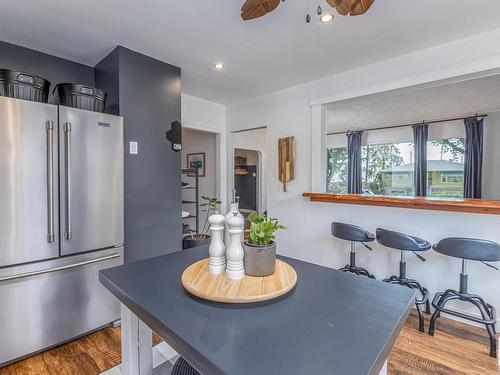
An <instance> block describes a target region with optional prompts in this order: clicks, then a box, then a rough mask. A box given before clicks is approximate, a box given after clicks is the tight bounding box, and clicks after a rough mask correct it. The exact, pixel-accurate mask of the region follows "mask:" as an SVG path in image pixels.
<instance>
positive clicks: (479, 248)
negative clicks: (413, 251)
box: [429, 237, 500, 357]
mask: <svg viewBox="0 0 500 375" xmlns="http://www.w3.org/2000/svg"><path fill="white" fill-rule="evenodd" d="M432 248H433V249H434V250H435V251H437V252H438V253H441V254H444V255H447V256H450V257H454V258H461V259H462V272H461V273H460V288H459V290H458V291H456V290H453V289H447V290H446V291H444V292H439V293H437V294H436V295H435V296H434V299H433V300H432V306H433V307H434V308H435V309H436V310H435V311H434V314H432V318H431V322H430V324H429V335H431V336H434V327H435V325H436V319H437V318H439V317H440V316H441V313H442V312H444V313H446V314H450V315H454V316H457V317H459V318H462V319H467V320H470V321H473V322H476V323H481V324H484V325H486V329H487V331H488V335H489V336H490V356H492V357H496V356H497V340H496V330H495V323H496V310H495V308H494V307H493V306H491V305H490V304H488V303H486V302H485V301H484V300H483V298H482V297H481V296H479V295H477V294H470V293H469V292H468V291H467V287H468V275H467V260H475V261H479V262H481V263H483V264H485V265H487V266H489V267H491V268H494V269H495V270H497V271H498V268H497V267H495V266H493V265H491V264H488V263H486V262H496V261H499V260H500V245H499V244H497V243H496V242H492V241H486V240H478V239H473V238H458V237H450V238H445V239H443V240H441V241H439V242H438V243H437V244H436V245H434V246H433V247H432ZM451 300H460V301H464V302H469V303H471V304H473V305H474V306H476V307H477V308H478V310H479V312H480V313H481V318H478V317H475V316H473V315H469V314H465V313H462V312H459V311H454V310H449V309H446V308H445V307H444V306H445V305H446V303H447V302H448V301H451Z"/></svg>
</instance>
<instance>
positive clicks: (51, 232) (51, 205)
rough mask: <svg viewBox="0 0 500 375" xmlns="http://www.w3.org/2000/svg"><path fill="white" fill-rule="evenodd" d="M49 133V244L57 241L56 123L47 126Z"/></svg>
mask: <svg viewBox="0 0 500 375" xmlns="http://www.w3.org/2000/svg"><path fill="white" fill-rule="evenodd" d="M45 129H46V132H47V242H48V243H52V242H54V241H55V239H56V238H55V235H54V121H47V123H46V124H45Z"/></svg>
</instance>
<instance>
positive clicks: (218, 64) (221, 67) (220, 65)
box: [214, 63, 224, 70]
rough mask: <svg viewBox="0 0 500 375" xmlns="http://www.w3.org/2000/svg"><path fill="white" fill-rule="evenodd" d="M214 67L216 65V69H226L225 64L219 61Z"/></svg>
mask: <svg viewBox="0 0 500 375" xmlns="http://www.w3.org/2000/svg"><path fill="white" fill-rule="evenodd" d="M214 67H215V69H217V70H222V69H224V64H221V63H217V64H215V65H214Z"/></svg>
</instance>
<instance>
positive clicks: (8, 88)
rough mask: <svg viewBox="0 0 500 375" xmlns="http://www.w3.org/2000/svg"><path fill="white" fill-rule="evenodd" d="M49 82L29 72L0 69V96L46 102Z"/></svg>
mask: <svg viewBox="0 0 500 375" xmlns="http://www.w3.org/2000/svg"><path fill="white" fill-rule="evenodd" d="M49 92H50V82H49V81H47V80H46V79H44V78H42V77H38V76H36V75H34V74H31V73H25V72H16V71H13V70H9V69H0V96H8V97H9V98H16V99H24V100H31V101H32V102H40V103H47V101H48V99H49Z"/></svg>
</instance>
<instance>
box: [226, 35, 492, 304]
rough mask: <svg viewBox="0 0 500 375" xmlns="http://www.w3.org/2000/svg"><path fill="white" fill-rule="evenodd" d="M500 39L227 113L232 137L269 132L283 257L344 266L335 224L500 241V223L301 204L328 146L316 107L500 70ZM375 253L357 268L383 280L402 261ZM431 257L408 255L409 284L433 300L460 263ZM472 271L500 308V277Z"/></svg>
mask: <svg viewBox="0 0 500 375" xmlns="http://www.w3.org/2000/svg"><path fill="white" fill-rule="evenodd" d="M498 40H500V29H497V30H494V31H492V32H489V33H485V34H481V35H478V36H475V37H472V38H467V39H463V40H459V41H455V42H452V43H448V44H446V45H443V46H439V47H434V48H430V49H426V50H422V51H418V52H415V53H412V54H409V55H405V56H401V57H398V58H396V59H391V60H387V61H384V62H381V63H377V64H374V65H370V66H367V67H364V68H360V69H356V70H353V71H350V72H345V73H341V74H338V75H334V76H331V77H327V78H325V79H321V80H318V81H314V82H310V83H307V84H303V85H300V86H296V87H292V88H288V89H285V90H280V91H276V92H273V93H270V94H267V95H263V96H259V97H256V98H253V99H250V100H246V101H244V102H241V103H237V104H234V105H231V106H228V107H227V111H226V113H227V118H226V121H227V127H228V129H229V130H236V129H244V128H251V127H256V126H261V125H262V124H265V125H266V126H267V141H266V145H267V147H266V149H267V169H268V173H267V176H268V181H267V194H268V195H267V208H268V211H269V214H270V215H272V216H274V217H278V218H280V219H281V221H282V222H283V224H285V225H288V230H287V231H283V232H281V233H279V234H278V252H279V253H281V254H285V255H289V256H292V257H296V258H299V259H304V260H307V261H310V262H313V263H318V264H322V265H325V266H329V267H334V268H338V267H341V266H343V265H344V264H345V263H346V262H347V261H348V244H347V243H344V242H342V241H338V240H334V239H332V237H331V236H330V223H331V222H332V221H333V220H337V221H344V222H351V223H355V224H358V225H361V226H363V227H365V228H366V229H368V230H371V231H375V229H376V228H377V227H378V226H380V227H385V228H388V229H393V230H398V231H403V232H408V233H410V234H414V235H418V236H421V237H423V238H426V239H427V240H429V241H431V242H436V241H438V240H439V239H441V238H443V237H446V236H470V237H478V238H485V239H492V240H496V241H498V242H500V231H499V230H498V228H500V216H493V215H491V216H490V215H478V214H462V213H448V212H436V211H423V210H408V209H398V208H383V207H368V206H353V205H338V204H329V203H311V202H309V201H308V200H307V199H305V198H303V197H302V193H303V192H306V191H309V190H310V189H311V186H312V185H313V176H312V175H311V170H314V168H313V167H314V165H312V163H311V161H312V157H313V156H312V155H319V154H321V153H322V152H323V151H322V150H323V148H321V147H319V146H318V145H320V144H321V142H322V140H321V134H320V132H319V131H318V132H313V133H311V129H312V128H313V127H315V128H318V126H317V122H315V123H312V121H311V118H312V114H313V113H314V116H315V117H314V118H322V117H324V115H323V114H322V113H321V111H319V110H314V107H313V110H311V106H310V104H312V105H313V106H314V105H318V104H321V103H326V102H330V101H336V100H341V99H348V98H351V97H356V96H360V95H367V94H370V93H375V92H380V91H383V90H389V89H395V88H400V87H405V86H409V85H416V84H422V83H426V82H430V81H435V80H441V79H446V78H451V77H456V76H460V75H466V74H471V73H476V72H481V71H485V70H489V69H498V68H500V43H498ZM289 135H293V136H295V137H296V143H297V158H296V173H295V180H294V181H292V182H290V183H289V191H288V193H284V192H283V190H282V185H281V183H280V182H279V181H278V178H277V176H278V171H277V167H278V162H277V157H278V155H277V147H276V144H277V139H278V138H280V137H285V136H289ZM323 142H324V141H323ZM312 144H313V145H314V150H311V145H312ZM318 150H319V151H318ZM312 151H314V152H312ZM318 153H319V154H318ZM497 160H498V159H497ZM316 178H317V177H316ZM318 186H319V185H318ZM374 248H375V250H374V251H373V252H368V251H366V250H365V249H360V250H359V255H358V261H359V264H360V265H362V266H366V267H367V268H368V269H370V270H372V271H373V272H374V273H375V275H376V276H377V278H382V277H386V276H388V275H390V274H394V273H396V272H397V270H398V254H397V253H396V252H394V251H390V250H388V249H385V248H381V247H380V246H377V245H375V246H374ZM426 257H427V258H428V261H427V262H425V263H422V262H420V261H419V260H418V259H417V258H416V257H413V256H411V254H410V256H409V257H408V267H409V269H408V274H409V277H416V278H418V279H419V280H421V282H422V283H423V284H424V285H425V286H427V287H428V288H429V289H430V291H431V293H434V292H436V291H438V290H444V289H446V288H449V287H453V288H458V274H459V271H460V269H459V267H460V264H459V263H460V262H459V260H456V259H451V258H446V257H444V256H441V255H438V254H436V253H433V252H429V253H428V254H427V255H426ZM469 272H470V290H471V291H474V292H477V293H479V294H481V295H482V296H483V297H484V298H485V299H486V300H487V301H489V302H490V303H491V304H493V305H495V306H497V308H500V293H499V289H500V272H496V271H494V270H492V269H490V268H488V267H485V266H483V265H481V264H479V263H474V264H471V265H470V267H469Z"/></svg>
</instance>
